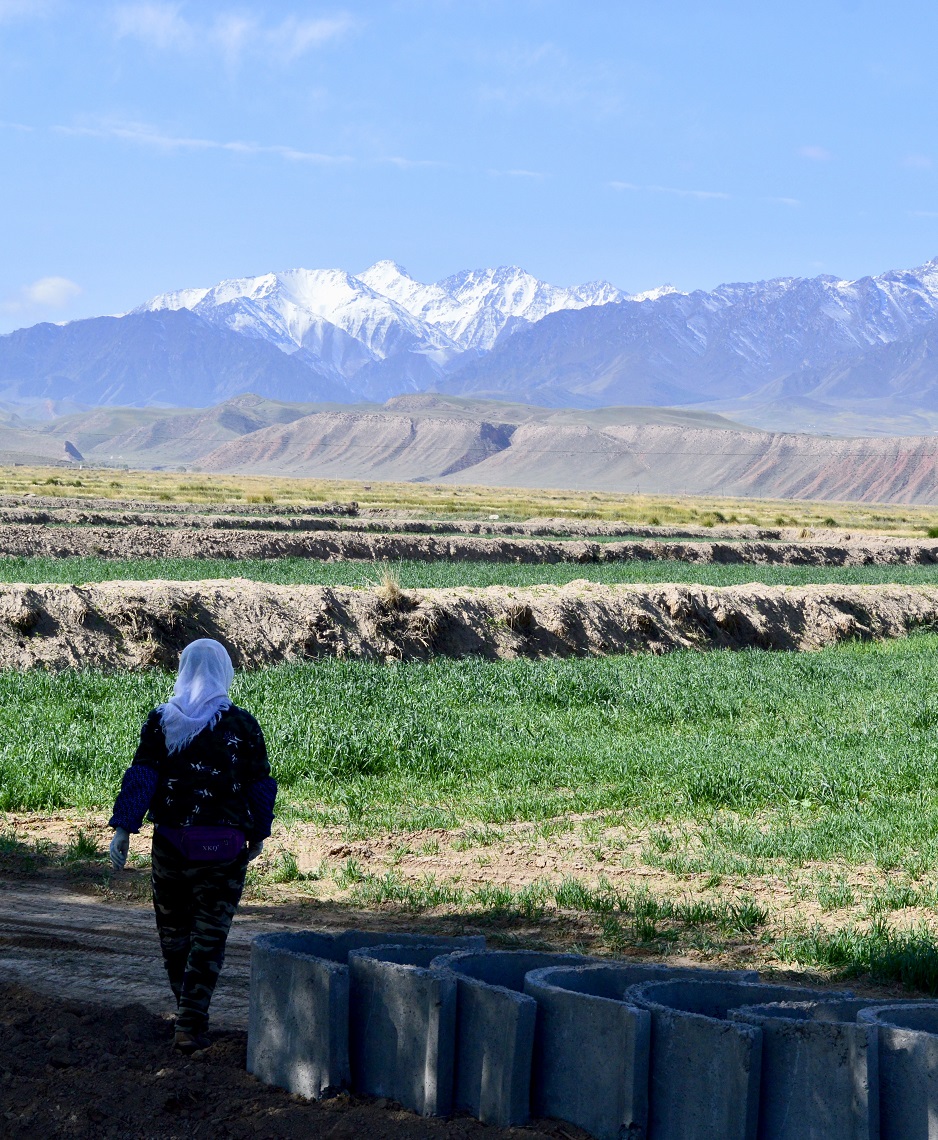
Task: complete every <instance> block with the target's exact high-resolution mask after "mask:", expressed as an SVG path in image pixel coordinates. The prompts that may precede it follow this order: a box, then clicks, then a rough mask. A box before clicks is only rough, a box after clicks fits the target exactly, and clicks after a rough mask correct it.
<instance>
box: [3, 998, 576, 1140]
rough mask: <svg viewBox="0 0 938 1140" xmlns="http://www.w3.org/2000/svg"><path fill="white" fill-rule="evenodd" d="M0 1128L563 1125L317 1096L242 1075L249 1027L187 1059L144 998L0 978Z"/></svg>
mask: <svg viewBox="0 0 938 1140" xmlns="http://www.w3.org/2000/svg"><path fill="white" fill-rule="evenodd" d="M0 1040H2V1041H3V1048H2V1051H0V1135H2V1136H3V1137H5V1138H9V1140H40V1138H41V1140H59V1138H62V1140H65V1138H66V1137H68V1138H69V1140H101V1138H104V1137H109V1138H110V1137H114V1138H120V1140H182V1138H184V1137H185V1138H188V1137H237V1138H241V1137H244V1138H247V1137H251V1138H252V1140H253V1138H254V1137H262V1138H263V1140H319V1138H325V1137H329V1138H331V1140H340V1138H343V1140H353V1138H358V1140H468V1138H478V1140H509V1138H512V1140H521V1138H525V1140H548V1138H549V1137H571V1138H579V1137H585V1133H582V1132H580V1131H579V1130H578V1129H575V1128H572V1127H571V1126H570V1125H567V1124H565V1125H562V1126H560V1125H553V1124H551V1123H550V1122H547V1121H544V1122H541V1125H540V1126H538V1125H535V1126H533V1127H532V1128H529V1129H527V1128H526V1129H523V1130H522V1129H515V1128H509V1129H502V1128H487V1127H485V1126H483V1125H481V1124H479V1123H478V1122H477V1121H475V1120H471V1119H468V1118H465V1117H462V1118H457V1119H453V1120H424V1119H421V1118H420V1117H418V1116H414V1115H412V1114H411V1113H409V1112H405V1111H403V1110H402V1109H401V1108H399V1107H398V1106H395V1105H393V1104H389V1103H388V1102H387V1101H381V1100H371V1099H368V1098H364V1097H356V1096H349V1095H341V1096H338V1097H335V1098H334V1099H332V1100H328V1101H322V1102H319V1103H316V1102H310V1101H305V1100H303V1099H302V1098H301V1097H296V1096H290V1095H289V1094H288V1093H286V1092H283V1091H281V1090H280V1089H274V1088H270V1087H268V1086H267V1085H263V1084H261V1083H260V1082H258V1081H255V1080H254V1078H253V1077H250V1076H248V1074H247V1073H246V1072H245V1069H244V1064H245V1035H244V1034H243V1033H237V1032H229V1033H221V1034H217V1035H216V1039H215V1043H214V1044H213V1045H212V1046H211V1048H209V1049H206V1050H204V1051H202V1052H201V1053H196V1054H195V1055H194V1056H193V1057H192V1058H190V1059H186V1058H184V1057H181V1056H179V1055H178V1054H176V1053H174V1052H173V1050H172V1048H171V1041H172V1023H171V1022H169V1021H167V1020H164V1019H163V1018H160V1017H157V1016H155V1015H154V1014H151V1013H149V1012H148V1011H147V1010H146V1009H144V1007H143V1006H141V1005H129V1006H105V1005H95V1004H91V1003H85V1002H75V1001H59V1000H57V999H55V998H49V997H43V996H40V995H38V994H34V993H32V992H31V991H29V990H25V989H22V988H21V987H18V986H0Z"/></svg>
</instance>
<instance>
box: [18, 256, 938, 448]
mask: <svg viewBox="0 0 938 1140" xmlns="http://www.w3.org/2000/svg"><path fill="white" fill-rule="evenodd" d="M245 392H252V393H254V394H256V395H258V396H260V397H262V398H265V399H272V400H278V401H287V402H295V403H322V402H324V401H327V402H333V403H337V404H349V403H359V402H362V401H365V402H370V403H383V402H384V401H386V400H388V399H389V398H392V397H394V396H397V395H401V394H406V393H425V392H435V393H439V394H442V395H444V396H446V395H449V396H462V397H466V398H471V399H480V398H482V399H490V400H499V401H514V402H522V403H525V404H529V405H539V406H542V407H548V408H563V407H572V408H582V409H589V408H602V407H607V406H615V405H630V406H635V405H645V406H657V407H663V406H682V407H687V408H693V409H696V410H699V411H707V412H713V413H718V414H723V415H726V416H729V417H731V418H734V419H739V420H743V421H745V422H746V423H748V424H751V425H755V426H758V427H761V428H766V429H772V430H809V431H815V432H832V433H836V434H898V433H904V434H913V433H921V432H931V431H933V430H934V429H935V428H936V427H938V260H934V261H929V262H926V263H925V264H923V265H921V266H919V267H918V268H915V269H911V270H902V271H891V272H887V273H883V274H881V275H879V276H870V277H863V278H860V279H859V280H855V281H845V280H840V279H839V278H836V277H833V276H827V275H824V276H819V277H813V278H776V279H774V280H770V281H761V282H755V283H747V284H728V285H721V286H718V287H717V288H716V289H713V290H710V291H704V290H695V291H693V292H688V293H683V292H680V291H678V290H677V289H675V288H673V287H671V286H664V287H662V288H658V289H653V290H650V291H648V292H645V293H638V294H629V293H626V292H624V291H623V290H621V289H618V288H616V287H615V286H613V285H611V284H609V283H608V282H605V281H598V282H592V283H589V284H586V285H580V286H576V287H573V288H560V287H558V286H553V285H549V284H546V283H545V282H542V281H539V280H538V279H536V278H535V277H533V276H531V275H530V274H528V273H526V272H524V271H523V270H521V269H518V268H516V267H502V268H498V269H480V270H470V271H465V272H461V273H457V274H455V275H454V276H452V277H448V278H445V279H443V280H441V281H437V282H435V283H432V284H424V283H422V282H420V281H417V280H416V279H415V278H414V277H412V276H410V275H409V274H408V273H407V272H406V271H405V270H404V269H403V268H401V266H399V265H397V264H396V263H394V262H391V261H380V262H378V263H377V264H375V265H373V266H371V267H370V268H369V269H366V270H365V271H364V272H362V273H359V274H358V275H357V276H353V275H351V274H349V273H346V272H344V271H341V270H337V269H326V270H305V269H294V270H289V271H286V272H283V273H270V274H265V275H262V276H259V277H248V278H240V279H236V280H231V281H224V282H221V283H220V284H218V285H215V286H213V287H211V288H199V289H183V290H180V291H178V292H173V293H165V294H162V295H160V296H158V297H154V298H153V299H151V300H150V301H148V302H146V303H145V304H143V305H140V306H139V307H138V308H136V309H134V310H132V311H131V312H129V313H126V314H123V315H121V316H114V317H97V318H91V319H87V320H79V321H73V322H71V323H68V324H65V325H53V324H40V325H35V326H33V327H31V328H26V329H19V330H17V331H15V332H13V333H10V334H8V335H6V336H0V405H3V406H6V407H7V408H13V409H20V410H25V411H27V412H29V413H30V414H33V415H35V414H37V412H39V411H41V408H42V406H43V402H45V404H46V406H48V407H50V408H52V409H53V410H61V409H62V408H63V407H64V408H65V409H66V410H69V409H81V408H88V407H95V406H118V405H121V406H138V407H146V406H164V407H166V406H180V407H204V406H206V405H210V404H217V403H219V402H223V401H226V400H230V399H231V398H232V397H234V396H236V395H238V394H241V393H245Z"/></svg>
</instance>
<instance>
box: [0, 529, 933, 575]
mask: <svg viewBox="0 0 938 1140" xmlns="http://www.w3.org/2000/svg"><path fill="white" fill-rule="evenodd" d="M0 555H8V556H15V557H21V558H24V557H30V556H32V555H42V556H45V557H51V558H66V557H86V558H87V557H101V558H314V559H317V560H319V561H324V562H330V561H337V560H341V561H349V560H355V561H364V562H374V561H399V560H402V559H404V560H414V561H422V562H437V561H440V560H442V559H447V560H450V561H453V560H454V561H460V562H519V563H529V564H538V565H542V564H545V563H555V562H577V563H595V562H624V561H631V560H635V559H639V560H643V561H655V560H662V559H666V560H671V559H673V560H677V561H679V562H695V563H706V562H722V563H731V562H732V563H746V564H760V565H788V566H869V565H873V564H884V565H910V564H922V563H925V564H929V565H931V564H934V563H936V562H938V542H936V541H935V540H934V539H888V538H868V539H865V540H862V541H861V540H857V541H851V542H842V541H838V542H809V541H803V542H666V541H653V540H645V541H635V542H590V541H583V540H577V539H569V540H567V541H554V542H551V541H549V540H545V539H540V538H514V539H512V538H506V537H493V538H484V537H478V536H473V535H453V536H450V537H442V536H439V537H438V536H436V535H426V534H415V535H408V534H387V533H379V534H369V533H365V532H363V531H360V530H359V531H351V532H346V533H338V532H333V533H326V532H323V531H321V530H317V531H312V532H307V533H302V532H299V533H288V534H279V533H275V532H272V531H270V530H261V529H251V530H231V529H228V530H225V529H213V528H208V527H181V528H175V527H174V528H166V527H155V526H150V525H145V526H130V525H128V526H109V527H108V526H35V525H29V524H25V525H24V524H19V525H17V524H0Z"/></svg>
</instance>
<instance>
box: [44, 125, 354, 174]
mask: <svg viewBox="0 0 938 1140" xmlns="http://www.w3.org/2000/svg"><path fill="white" fill-rule="evenodd" d="M53 130H55V131H57V132H58V133H60V134H65V135H81V136H86V137H89V138H99V139H117V140H119V141H120V142H129V143H136V144H138V145H140V146H148V147H153V148H154V149H155V150H163V151H186V150H188V151H200V150H221V151H228V152H230V153H231V154H243V155H268V154H269V155H275V156H277V157H278V158H283V159H286V160H287V161H289V162H311V163H317V164H320V165H323V166H332V165H337V164H341V163H347V162H351V161H352V159H351V157H350V156H349V155H346V154H339V155H336V154H320V153H319V152H317V151H309V150H301V149H300V148H298V147H292V146H279V145H265V144H261V143H254V142H243V141H241V140H238V139H234V140H231V141H222V140H219V139H205V138H197V137H187V136H184V135H169V134H166V133H164V132H162V131H160V130H157V129H156V128H155V127H151V126H149V125H147V124H146V123H106V124H102V125H100V126H94V127H87V126H80V127H65V126H57V127H54V128H53Z"/></svg>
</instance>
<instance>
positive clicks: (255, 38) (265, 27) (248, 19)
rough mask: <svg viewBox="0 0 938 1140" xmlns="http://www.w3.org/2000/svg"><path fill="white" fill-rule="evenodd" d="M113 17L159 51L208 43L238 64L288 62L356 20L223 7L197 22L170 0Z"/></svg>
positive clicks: (127, 35) (128, 35) (127, 34)
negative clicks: (273, 16) (269, 17)
mask: <svg viewBox="0 0 938 1140" xmlns="http://www.w3.org/2000/svg"><path fill="white" fill-rule="evenodd" d="M2 2H3V0H0V3H2ZM113 19H114V30H115V33H116V35H117V37H118V38H119V39H135V40H139V41H140V42H141V43H144V44H146V45H147V46H148V47H151V48H154V49H157V50H159V51H194V50H198V49H200V48H204V47H207V48H209V49H211V50H213V51H215V52H217V53H218V54H219V55H221V57H222V59H223V60H224V61H225V63H226V64H227V65H228V66H229V67H237V66H238V65H239V64H240V62H241V60H242V59H243V58H244V57H245V56H247V55H261V56H266V57H267V58H268V59H270V60H272V61H274V62H276V63H280V64H288V63H292V62H293V61H294V60H296V59H299V57H300V56H302V55H305V53H306V52H308V51H310V50H312V49H313V48H317V47H320V46H322V45H323V44H325V43H328V42H329V41H330V40H334V39H338V38H339V37H341V36H343V35H345V34H346V33H347V32H349V31H351V30H352V29H353V28H355V27H356V26H357V24H358V20H356V19H355V18H353V17H352V16H351V15H349V14H348V13H347V12H337V13H335V14H333V15H330V16H318V17H312V18H308V19H302V18H300V17H298V16H288V17H286V18H285V19H283V20H281V21H280V22H279V23H274V24H269V23H264V22H263V21H262V20H261V19H259V18H258V17H257V16H254V15H250V14H248V13H246V12H244V11H242V10H240V9H232V10H231V11H228V12H222V13H221V14H219V15H218V16H216V17H215V18H214V20H211V21H199V20H193V19H190V18H189V17H188V16H187V15H186V14H185V11H184V6H183V4H181V3H177V2H171V0H134V2H133V3H125V4H119V5H118V6H117V7H116V8H115V9H114V11H113Z"/></svg>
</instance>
